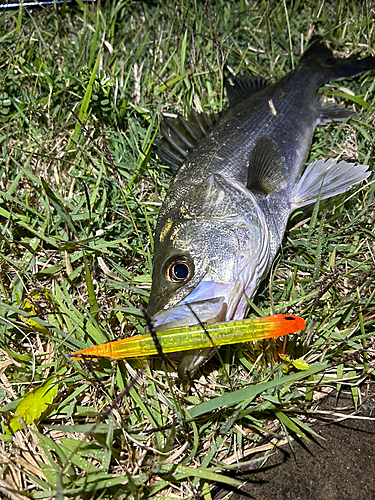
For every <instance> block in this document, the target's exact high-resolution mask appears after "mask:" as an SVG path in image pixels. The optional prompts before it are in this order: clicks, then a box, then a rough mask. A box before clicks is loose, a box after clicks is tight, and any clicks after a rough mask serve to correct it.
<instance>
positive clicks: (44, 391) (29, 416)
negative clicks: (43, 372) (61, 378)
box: [8, 376, 58, 433]
mask: <svg viewBox="0 0 375 500" xmlns="http://www.w3.org/2000/svg"><path fill="white" fill-rule="evenodd" d="M57 391H58V384H57V383H56V379H55V377H54V376H53V377H49V378H48V379H47V380H46V381H45V382H44V383H43V384H42V385H41V386H40V387H38V388H37V389H34V390H33V391H31V392H29V393H27V394H26V395H25V396H24V397H23V398H22V399H21V401H20V402H19V403H18V405H17V408H16V410H15V412H16V415H14V416H13V417H12V418H11V419H10V422H9V430H8V432H9V433H13V432H16V431H18V430H20V429H22V425H21V423H20V422H19V419H20V418H22V419H23V420H24V422H25V423H26V424H31V422H34V421H38V420H39V418H40V417H41V415H42V414H43V412H44V411H45V410H46V408H47V406H48V405H50V404H51V403H52V402H53V400H54V398H55V396H56V394H57Z"/></svg>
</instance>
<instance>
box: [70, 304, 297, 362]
mask: <svg viewBox="0 0 375 500" xmlns="http://www.w3.org/2000/svg"><path fill="white" fill-rule="evenodd" d="M305 326H306V323H305V320H304V319H302V318H300V317H299V316H290V315H284V314H274V315H273V316H266V317H264V318H254V319H242V320H237V321H233V320H232V321H227V322H225V323H216V324H212V325H205V326H203V325H194V326H185V327H177V328H170V329H168V330H163V331H161V332H160V333H158V334H157V338H158V342H159V344H160V346H161V348H162V350H163V352H164V353H165V354H167V353H170V352H178V351H186V350H189V349H200V348H204V347H212V346H213V345H216V346H221V345H227V344H236V343H239V342H249V341H251V340H262V339H269V338H276V337H281V336H283V335H288V334H290V333H296V332H299V331H301V330H303V329H304V328H305ZM157 353H158V351H157V348H156V346H155V342H154V340H153V338H152V336H151V335H150V334H147V335H137V336H136V337H129V338H127V339H122V340H115V341H114V342H107V343H106V344H101V345H98V346H92V347H89V348H88V349H83V350H81V351H76V352H74V353H73V354H72V357H73V359H81V358H85V357H87V358H112V359H123V358H136V357H144V356H152V355H154V354H157Z"/></svg>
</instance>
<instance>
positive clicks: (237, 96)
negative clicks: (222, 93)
mask: <svg viewBox="0 0 375 500" xmlns="http://www.w3.org/2000/svg"><path fill="white" fill-rule="evenodd" d="M224 85H225V90H226V91H227V96H228V101H229V104H230V106H234V105H235V104H237V103H238V102H242V101H244V100H245V99H247V98H248V97H250V96H251V95H253V94H255V93H256V92H259V90H262V89H264V88H266V87H268V85H269V82H267V80H265V79H264V78H262V77H260V76H255V77H253V78H244V77H239V78H231V80H228V79H227V78H226V79H225V81H224Z"/></svg>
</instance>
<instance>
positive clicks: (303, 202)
mask: <svg viewBox="0 0 375 500" xmlns="http://www.w3.org/2000/svg"><path fill="white" fill-rule="evenodd" d="M373 69H375V59H374V58H373V57H372V56H369V57H366V58H363V59H359V58H358V56H357V55H354V56H351V57H348V58H337V57H334V55H333V52H332V51H331V50H330V49H329V48H328V47H327V46H326V45H325V43H324V42H323V40H322V39H321V38H320V37H317V36H315V37H313V38H312V39H311V40H310V43H309V45H308V47H307V49H306V51H305V53H304V54H303V55H302V57H301V58H300V61H299V64H298V66H297V67H296V69H295V70H293V71H291V72H290V73H289V74H287V75H286V76H285V77H283V78H281V79H280V80H279V81H276V82H275V83H273V84H270V83H269V82H268V81H266V80H264V79H262V78H260V77H256V78H252V79H251V78H250V79H249V78H243V77H238V78H234V79H232V81H230V80H229V79H228V80H227V81H226V82H225V87H226V92H227V96H228V101H229V107H228V109H227V110H226V111H225V112H224V113H223V114H222V115H221V116H219V117H215V116H212V115H207V114H202V115H198V114H197V113H196V112H194V111H191V113H190V115H189V116H188V117H187V118H184V117H182V116H181V115H177V116H176V118H168V117H167V118H164V120H163V122H162V124H161V131H162V134H163V136H164V139H163V141H162V143H161V144H160V145H159V146H158V155H159V158H160V159H161V161H163V162H164V163H166V164H168V165H169V166H170V167H171V169H172V170H173V171H174V173H175V177H174V180H173V182H172V184H171V186H170V188H169V190H168V192H167V195H166V197H165V200H164V202H163V204H162V206H161V209H160V213H159V217H158V222H157V226H156V230H155V235H154V256H153V273H152V285H151V292H150V297H149V302H148V309H147V312H148V315H149V316H150V317H151V319H152V321H153V324H154V327H155V330H156V331H157V332H158V331H162V330H163V329H166V328H171V327H177V326H185V325H194V324H197V323H198V322H199V323H204V324H214V323H216V322H221V321H230V320H237V319H241V318H244V317H245V315H246V314H247V312H248V299H251V298H252V297H253V296H254V294H255V293H256V291H257V289H258V287H259V284H260V283H261V281H262V280H263V279H264V278H265V277H266V276H267V273H268V272H269V270H270V268H271V266H272V262H273V261H274V259H275V257H276V255H277V253H278V251H279V248H280V246H281V243H282V240H283V237H284V233H285V231H286V226H287V222H288V219H289V217H290V215H291V214H292V212H294V211H295V210H296V209H299V208H302V207H307V206H312V205H313V204H314V203H315V202H316V201H317V200H318V199H321V200H323V199H325V198H329V197H332V196H335V195H338V194H340V193H343V192H345V191H347V190H348V189H350V188H351V187H353V186H354V185H356V184H357V183H360V182H362V181H364V180H365V179H367V177H368V176H369V175H370V173H371V172H370V171H369V170H368V166H367V165H355V164H354V163H352V162H348V161H345V160H340V159H332V158H329V159H319V160H316V161H313V162H312V163H311V164H310V165H308V166H307V168H306V169H304V167H305V162H306V159H307V156H308V153H309V150H310V146H311V143H312V139H313V134H314V130H315V128H316V127H317V126H318V125H325V124H327V123H330V122H332V121H343V120H346V119H347V118H350V117H352V116H355V114H354V113H353V112H352V111H350V110H348V109H346V108H344V107H342V106H340V105H338V104H332V103H331V104H323V103H322V102H321V100H320V99H319V97H318V95H317V90H318V89H319V88H320V87H321V86H323V85H324V84H326V83H328V82H330V81H333V80H337V79H340V78H344V77H352V76H355V75H358V74H360V73H363V72H366V71H368V70H373ZM211 353H212V350H211ZM209 355H210V351H209V348H205V349H197V350H195V351H190V352H186V353H185V355H184V356H183V358H182V360H181V361H180V366H179V374H180V377H181V378H184V379H185V380H186V379H187V378H190V377H192V376H193V375H194V373H195V372H196V371H197V369H198V368H199V366H200V365H201V364H202V363H203V362H204V361H205V360H206V359H207V358H208V357H209Z"/></svg>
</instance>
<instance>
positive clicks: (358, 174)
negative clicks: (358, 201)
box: [292, 158, 371, 209]
mask: <svg viewBox="0 0 375 500" xmlns="http://www.w3.org/2000/svg"><path fill="white" fill-rule="evenodd" d="M370 174H371V171H369V170H368V165H355V164H354V163H350V162H347V161H344V160H341V161H339V160H338V159H332V158H331V159H329V160H325V159H322V160H316V161H313V162H312V163H310V165H309V166H308V167H307V168H306V170H305V171H304V173H303V174H302V176H301V178H300V180H299V181H298V183H297V184H296V186H295V189H294V193H293V197H292V206H293V208H294V209H296V208H300V207H304V206H307V205H311V204H312V203H315V202H316V201H317V199H318V197H320V199H322V200H323V199H325V198H330V197H331V196H335V195H337V194H341V193H344V192H345V191H347V190H348V189H350V188H351V187H353V186H355V185H356V184H358V183H359V182H362V181H364V180H365V179H367V177H369V175H370Z"/></svg>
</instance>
